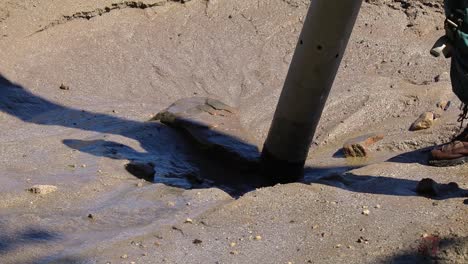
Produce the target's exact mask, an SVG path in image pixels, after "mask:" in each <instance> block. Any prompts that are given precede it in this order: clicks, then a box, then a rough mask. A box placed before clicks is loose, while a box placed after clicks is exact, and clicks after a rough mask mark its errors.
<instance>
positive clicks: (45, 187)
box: [28, 185, 58, 194]
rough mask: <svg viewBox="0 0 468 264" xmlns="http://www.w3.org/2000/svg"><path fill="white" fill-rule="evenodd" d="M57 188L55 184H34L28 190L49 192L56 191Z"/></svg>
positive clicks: (36, 192) (41, 192)
mask: <svg viewBox="0 0 468 264" xmlns="http://www.w3.org/2000/svg"><path fill="white" fill-rule="evenodd" d="M57 189H58V188H57V186H54V185H34V186H32V187H31V188H29V189H28V191H29V192H31V193H35V194H49V193H53V192H55V191H57Z"/></svg>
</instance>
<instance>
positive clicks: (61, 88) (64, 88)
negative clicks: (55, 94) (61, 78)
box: [59, 83, 70, 91]
mask: <svg viewBox="0 0 468 264" xmlns="http://www.w3.org/2000/svg"><path fill="white" fill-rule="evenodd" d="M59 88H60V90H65V91H68V90H70V87H69V86H68V85H65V84H63V83H62V84H61V85H60V87H59Z"/></svg>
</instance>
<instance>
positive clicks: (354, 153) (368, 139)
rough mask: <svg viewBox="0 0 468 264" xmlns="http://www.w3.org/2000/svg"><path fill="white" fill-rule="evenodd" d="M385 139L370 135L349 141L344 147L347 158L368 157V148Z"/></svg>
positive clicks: (379, 135)
mask: <svg viewBox="0 0 468 264" xmlns="http://www.w3.org/2000/svg"><path fill="white" fill-rule="evenodd" d="M383 138H384V136H383V135H381V134H368V135H364V136H360V137H357V138H353V139H350V140H348V141H347V142H346V143H345V144H344V145H343V152H344V155H345V157H366V156H367V155H368V154H369V151H368V147H369V146H371V145H372V144H374V143H376V142H377V141H379V140H382V139H383Z"/></svg>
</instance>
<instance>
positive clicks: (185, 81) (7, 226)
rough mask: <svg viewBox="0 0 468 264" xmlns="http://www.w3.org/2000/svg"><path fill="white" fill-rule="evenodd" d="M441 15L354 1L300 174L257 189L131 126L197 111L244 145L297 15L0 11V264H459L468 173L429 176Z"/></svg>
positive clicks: (140, 5)
mask: <svg viewBox="0 0 468 264" xmlns="http://www.w3.org/2000/svg"><path fill="white" fill-rule="evenodd" d="M442 2H443V1H440V0H432V1H430V0H419V1H417V0H405V1H403V0H398V1H397V0H369V1H364V3H363V6H362V9H361V11H360V14H359V18H358V21H357V22H356V26H355V30H354V32H353V34H352V37H351V40H350V41H349V45H348V49H347V51H346V54H345V56H344V58H343V60H342V64H341V66H340V70H339V73H338V76H337V78H336V80H335V84H334V87H333V89H332V92H331V94H330V96H329V100H328V102H327V105H326V107H325V110H324V112H323V115H322V119H321V121H320V124H319V127H318V130H317V133H316V135H315V138H314V142H313V146H312V148H311V150H310V152H309V156H308V160H307V162H306V169H305V176H304V179H303V180H302V181H301V182H297V183H291V184H283V185H275V186H272V187H263V188H255V185H249V184H248V182H249V179H252V178H255V173H252V172H250V171H248V170H245V169H241V168H240V167H239V166H238V165H236V164H237V163H233V164H228V163H229V162H228V163H226V162H221V161H220V159H218V158H217V157H216V156H217V155H216V153H215V154H214V155H213V153H208V152H207V151H204V150H203V149H201V148H200V146H199V145H197V144H195V142H194V141H193V140H192V139H191V138H190V137H189V136H187V134H184V133H181V132H180V131H179V130H178V129H175V128H174V127H171V126H167V125H165V124H162V123H160V122H158V121H149V120H150V119H151V118H153V117H154V116H155V115H156V114H157V113H158V112H160V111H161V110H163V109H165V108H166V107H168V106H169V105H171V104H172V103H174V102H176V101H177V100H179V99H182V98H190V97H207V98H213V99H216V100H219V101H221V102H223V103H225V104H227V105H229V106H232V107H233V109H236V111H235V112H236V114H235V118H238V121H239V124H240V126H242V128H243V131H245V133H246V138H248V139H246V140H248V142H247V143H248V144H249V146H252V147H254V149H255V148H256V147H258V149H260V150H261V147H262V144H263V141H264V140H265V138H266V134H267V133H268V128H269V126H270V122H271V119H272V116H273V113H274V110H275V107H276V103H277V100H278V97H279V94H280V92H281V88H282V85H283V82H284V79H285V76H286V74H287V70H288V66H289V63H290V61H291V58H292V54H293V52H294V48H295V45H296V42H297V37H298V35H299V33H300V30H301V28H302V23H303V21H304V15H305V14H306V12H307V8H308V4H309V3H310V1H308V0H255V1H253V0H236V1H230V0H191V1H187V0H186V1H170V0H141V1H120V0H99V1H98V0H86V1H81V0H80V1H77V0H60V1H59V0H31V1H30V0H15V1H13V0H2V1H0V62H1V63H0V124H1V132H0V263H5V264H9V263H14V264H23V263H126V264H130V263H138V264H139V263H213V264H214V263H284V264H286V263H294V264H298V263H468V200H467V199H468V197H467V194H468V167H467V165H461V166H456V167H432V166H429V165H428V163H427V159H428V155H429V150H430V149H431V148H432V147H434V146H436V145H440V144H443V143H446V142H449V141H450V140H451V138H452V137H453V136H454V135H456V134H457V133H458V132H459V123H457V117H458V114H459V112H460V111H459V109H458V106H459V105H460V102H459V101H458V99H457V98H456V97H455V95H453V93H452V91H451V84H450V78H449V75H448V72H449V62H450V61H449V60H446V59H443V58H434V57H432V56H431V55H430V54H429V49H430V48H431V46H432V44H433V43H434V42H435V40H436V39H437V38H438V37H440V36H441V35H443V34H444V30H443V20H444V14H443V6H442ZM324 23H326V21H324ZM442 101H450V102H451V104H450V106H449V107H448V109H446V111H443V110H441V109H438V107H437V104H438V103H439V102H442ZM427 111H431V112H434V113H437V119H436V120H435V122H434V124H433V126H432V127H431V128H429V129H424V130H419V131H410V130H409V128H410V126H411V124H412V123H413V122H414V121H415V120H416V119H417V118H418V117H419V116H420V115H421V114H422V113H424V112H427ZM369 133H379V134H382V135H383V136H384V138H383V139H382V140H380V141H378V142H377V143H375V144H374V145H372V146H371V147H370V148H369V155H368V157H367V158H355V159H349V158H348V159H347V158H344V156H343V153H342V151H341V148H342V146H343V144H344V143H345V142H346V141H347V140H349V139H351V138H355V137H357V136H362V135H366V134H369ZM243 143H245V142H239V144H243ZM129 163H135V164H146V165H148V164H150V165H151V166H149V167H146V169H147V170H148V171H149V172H148V171H146V174H145V172H139V173H131V172H132V171H131V170H129V169H128V166H127V165H128V164H129ZM152 170H154V171H152ZM135 175H136V176H135ZM142 175H146V176H148V175H149V177H145V176H142ZM153 177H154V179H153ZM423 178H431V179H432V180H434V181H435V182H437V184H435V185H434V186H433V187H434V188H435V189H436V193H435V194H434V195H432V196H430V197H425V196H423V195H420V194H419V193H418V192H417V186H418V183H419V182H420V181H421V180H422V179H423ZM449 183H451V184H449ZM36 185H48V186H36ZM33 186H35V187H34V188H33ZM31 188H33V189H32V191H31V190H30V189H31Z"/></svg>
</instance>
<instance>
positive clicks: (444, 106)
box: [437, 101, 450, 111]
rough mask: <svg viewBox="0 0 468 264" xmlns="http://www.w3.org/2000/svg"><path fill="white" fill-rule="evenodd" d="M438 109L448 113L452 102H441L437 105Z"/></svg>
mask: <svg viewBox="0 0 468 264" xmlns="http://www.w3.org/2000/svg"><path fill="white" fill-rule="evenodd" d="M437 107H438V108H440V109H442V110H444V111H447V110H448V109H449V107H450V101H440V102H438V103H437Z"/></svg>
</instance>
